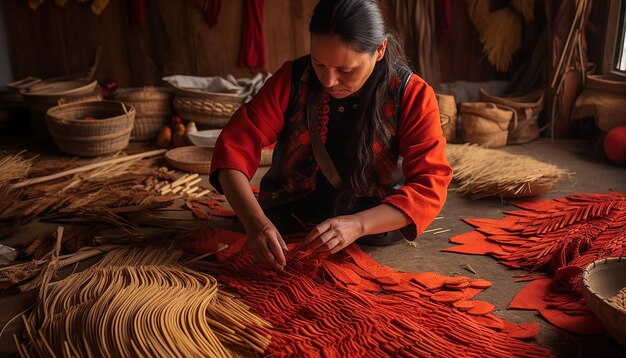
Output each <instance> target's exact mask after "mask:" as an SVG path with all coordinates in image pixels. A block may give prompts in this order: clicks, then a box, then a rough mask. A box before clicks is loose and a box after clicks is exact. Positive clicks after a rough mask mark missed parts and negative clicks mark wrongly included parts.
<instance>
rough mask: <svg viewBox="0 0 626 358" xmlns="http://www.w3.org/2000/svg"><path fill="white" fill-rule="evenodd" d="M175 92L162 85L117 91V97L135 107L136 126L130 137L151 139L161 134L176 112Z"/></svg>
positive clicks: (140, 139)
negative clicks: (174, 105)
mask: <svg viewBox="0 0 626 358" xmlns="http://www.w3.org/2000/svg"><path fill="white" fill-rule="evenodd" d="M173 96H174V94H173V92H172V91H170V90H168V89H166V88H160V87H152V86H146V87H141V88H122V89H120V90H118V91H116V92H115V99H116V100H118V101H121V102H124V103H125V104H127V105H129V106H131V107H133V108H135V126H134V127H133V131H132V132H131V135H130V139H131V140H133V141H151V140H155V139H156V137H157V136H158V135H159V131H160V130H161V128H162V127H163V125H165V124H167V123H168V121H169V118H170V117H171V115H172V114H173V113H174V109H173V108H172V97H173Z"/></svg>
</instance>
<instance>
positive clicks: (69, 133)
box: [46, 101, 135, 157]
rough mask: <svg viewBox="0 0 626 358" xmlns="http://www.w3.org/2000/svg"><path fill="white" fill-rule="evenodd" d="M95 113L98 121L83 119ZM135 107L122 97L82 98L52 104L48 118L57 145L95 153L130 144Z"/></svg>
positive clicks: (70, 150)
mask: <svg viewBox="0 0 626 358" xmlns="http://www.w3.org/2000/svg"><path fill="white" fill-rule="evenodd" d="M88 116H91V117H95V118H96V120H95V121H86V120H83V118H85V117H88ZM134 119H135V109H134V108H133V107H131V106H127V105H125V104H124V103H122V102H119V101H97V102H81V103H73V104H67V105H60V106H57V107H53V108H51V109H50V110H48V112H47V116H46V121H47V124H48V129H49V130H50V134H51V135H52V138H53V139H54V142H55V143H56V145H57V146H58V147H59V149H61V150H62V151H64V152H65V153H69V154H73V155H78V156H84V157H96V156H99V155H106V154H111V153H115V152H117V151H120V150H122V149H124V148H126V147H127V146H128V142H129V140H130V133H131V131H132V129H133V122H134Z"/></svg>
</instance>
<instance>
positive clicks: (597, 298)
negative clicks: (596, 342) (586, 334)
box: [582, 257, 626, 347]
mask: <svg viewBox="0 0 626 358" xmlns="http://www.w3.org/2000/svg"><path fill="white" fill-rule="evenodd" d="M624 287H626V258H623V257H613V258H607V259H601V260H596V261H594V262H592V263H591V264H590V265H589V266H587V268H585V270H584V271H583V288H582V294H583V297H584V298H585V302H587V306H588V307H589V309H590V310H591V312H593V313H594V314H595V315H596V316H597V317H598V318H599V319H600V322H602V324H603V325H604V328H606V331H607V332H608V333H609V334H610V335H611V337H613V338H614V339H615V340H616V341H618V342H619V343H620V344H622V345H623V346H624V347H626V311H624V310H619V309H618V308H616V307H614V306H613V305H611V304H609V303H608V302H607V301H606V300H607V299H609V298H611V297H613V296H614V295H616V294H617V293H618V292H619V291H620V290H621V289H622V288H624Z"/></svg>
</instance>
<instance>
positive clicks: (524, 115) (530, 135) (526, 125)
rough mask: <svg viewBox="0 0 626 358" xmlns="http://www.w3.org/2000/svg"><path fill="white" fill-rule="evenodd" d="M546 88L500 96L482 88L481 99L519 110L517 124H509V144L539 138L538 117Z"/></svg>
mask: <svg viewBox="0 0 626 358" xmlns="http://www.w3.org/2000/svg"><path fill="white" fill-rule="evenodd" d="M544 93H545V91H544V90H541V89H540V90H534V91H531V92H529V93H528V94H526V95H523V96H517V97H498V96H493V95H490V94H489V93H487V92H485V90H483V89H482V88H481V89H480V100H481V101H483V102H491V103H497V104H502V105H505V106H509V107H511V108H513V109H515V111H516V112H517V126H516V128H512V126H513V124H514V123H513V122H511V124H509V136H508V140H507V144H524V143H528V142H530V141H533V140H535V139H537V138H539V125H538V124H537V118H538V117H539V113H541V111H542V110H543V105H544Z"/></svg>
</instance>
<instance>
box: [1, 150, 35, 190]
mask: <svg viewBox="0 0 626 358" xmlns="http://www.w3.org/2000/svg"><path fill="white" fill-rule="evenodd" d="M23 153H24V151H22V152H19V153H17V154H15V155H6V156H4V157H3V158H1V159H0V186H2V185H4V184H7V183H9V182H11V181H13V180H16V179H23V178H25V177H26V175H28V171H29V170H30V168H31V166H32V165H33V163H32V162H33V159H34V158H31V159H24V158H23V157H22V154H23Z"/></svg>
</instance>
